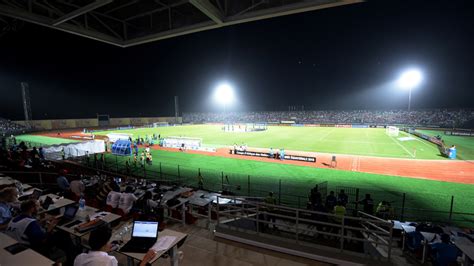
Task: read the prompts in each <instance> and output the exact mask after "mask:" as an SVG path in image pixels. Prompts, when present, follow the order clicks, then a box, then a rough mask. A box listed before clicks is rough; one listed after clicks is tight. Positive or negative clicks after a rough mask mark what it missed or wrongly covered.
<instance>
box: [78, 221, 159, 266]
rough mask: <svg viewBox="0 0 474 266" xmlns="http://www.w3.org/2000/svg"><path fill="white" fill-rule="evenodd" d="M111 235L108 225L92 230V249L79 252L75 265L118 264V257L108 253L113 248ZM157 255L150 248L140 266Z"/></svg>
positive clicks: (114, 265)
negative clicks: (86, 251)
mask: <svg viewBox="0 0 474 266" xmlns="http://www.w3.org/2000/svg"><path fill="white" fill-rule="evenodd" d="M111 237H112V232H111V230H110V228H109V227H107V226H102V227H99V228H97V230H94V231H92V232H91V234H90V236H89V246H90V247H91V250H90V251H89V252H88V253H82V254H79V255H78V256H77V257H76V259H75V260H74V266H117V265H118V262H117V259H116V258H115V257H114V256H111V255H109V254H108V253H107V252H109V251H111V248H112V246H111V244H110V243H109V241H110V238H111ZM155 255H156V251H154V250H153V249H150V250H148V252H147V253H146V254H145V256H144V257H143V260H142V261H141V262H140V266H145V265H147V263H148V262H150V261H151V260H152V259H153V258H154V257H155Z"/></svg>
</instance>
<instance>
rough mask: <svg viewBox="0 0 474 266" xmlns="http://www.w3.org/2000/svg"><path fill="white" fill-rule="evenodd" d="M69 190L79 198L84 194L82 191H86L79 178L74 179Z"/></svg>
mask: <svg viewBox="0 0 474 266" xmlns="http://www.w3.org/2000/svg"><path fill="white" fill-rule="evenodd" d="M69 188H70V189H71V192H72V193H74V194H75V195H76V196H77V197H80V196H81V195H82V193H84V190H86V186H85V185H84V183H83V182H82V180H81V177H75V178H74V180H73V181H71V183H70V184H69Z"/></svg>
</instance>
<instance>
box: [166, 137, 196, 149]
mask: <svg viewBox="0 0 474 266" xmlns="http://www.w3.org/2000/svg"><path fill="white" fill-rule="evenodd" d="M183 144H184V148H186V149H192V150H198V149H199V148H200V147H201V144H202V139H201V138H188V137H166V138H164V139H163V142H162V145H163V147H167V148H181V147H183Z"/></svg>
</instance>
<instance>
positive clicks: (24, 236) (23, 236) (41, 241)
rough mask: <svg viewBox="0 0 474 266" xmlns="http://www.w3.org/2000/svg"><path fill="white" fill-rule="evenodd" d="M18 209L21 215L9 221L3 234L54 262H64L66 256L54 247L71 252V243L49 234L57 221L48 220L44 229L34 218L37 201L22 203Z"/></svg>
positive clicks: (36, 211) (37, 207) (37, 206)
mask: <svg viewBox="0 0 474 266" xmlns="http://www.w3.org/2000/svg"><path fill="white" fill-rule="evenodd" d="M20 208H21V214H20V215H18V216H17V217H15V218H13V219H12V220H11V222H10V224H9V225H8V228H7V231H6V232H5V233H6V234H7V235H9V236H10V237H12V238H13V239H15V240H16V241H18V242H19V243H21V244H24V245H27V246H29V247H31V248H32V249H34V250H36V251H37V252H39V253H41V254H43V255H45V256H46V257H49V258H50V259H52V260H54V261H56V262H64V261H65V260H66V254H65V253H64V251H62V250H60V249H58V248H56V246H61V247H62V248H65V250H67V251H68V252H72V247H71V246H72V242H71V241H70V238H69V242H67V241H66V239H65V238H64V237H63V236H58V235H52V234H51V233H52V231H53V229H54V227H55V226H56V224H57V222H58V220H56V219H54V220H50V221H49V224H48V226H47V227H46V229H44V228H43V227H42V226H41V224H40V221H38V220H37V219H36V218H35V217H36V215H37V214H38V209H39V204H38V201H37V200H33V199H31V200H26V201H23V202H22V203H21V207H20Z"/></svg>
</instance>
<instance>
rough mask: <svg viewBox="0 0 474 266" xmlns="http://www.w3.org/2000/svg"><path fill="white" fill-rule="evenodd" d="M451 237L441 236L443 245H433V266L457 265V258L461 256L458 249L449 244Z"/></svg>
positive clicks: (431, 245)
mask: <svg viewBox="0 0 474 266" xmlns="http://www.w3.org/2000/svg"><path fill="white" fill-rule="evenodd" d="M449 240H450V239H449V235H448V234H442V235H441V243H432V244H430V247H431V258H432V260H433V265H435V266H445V265H446V266H448V265H451V264H457V263H456V261H457V257H458V256H460V255H461V254H460V252H459V250H458V248H457V247H456V246H455V245H453V244H451V243H450V242H449Z"/></svg>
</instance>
